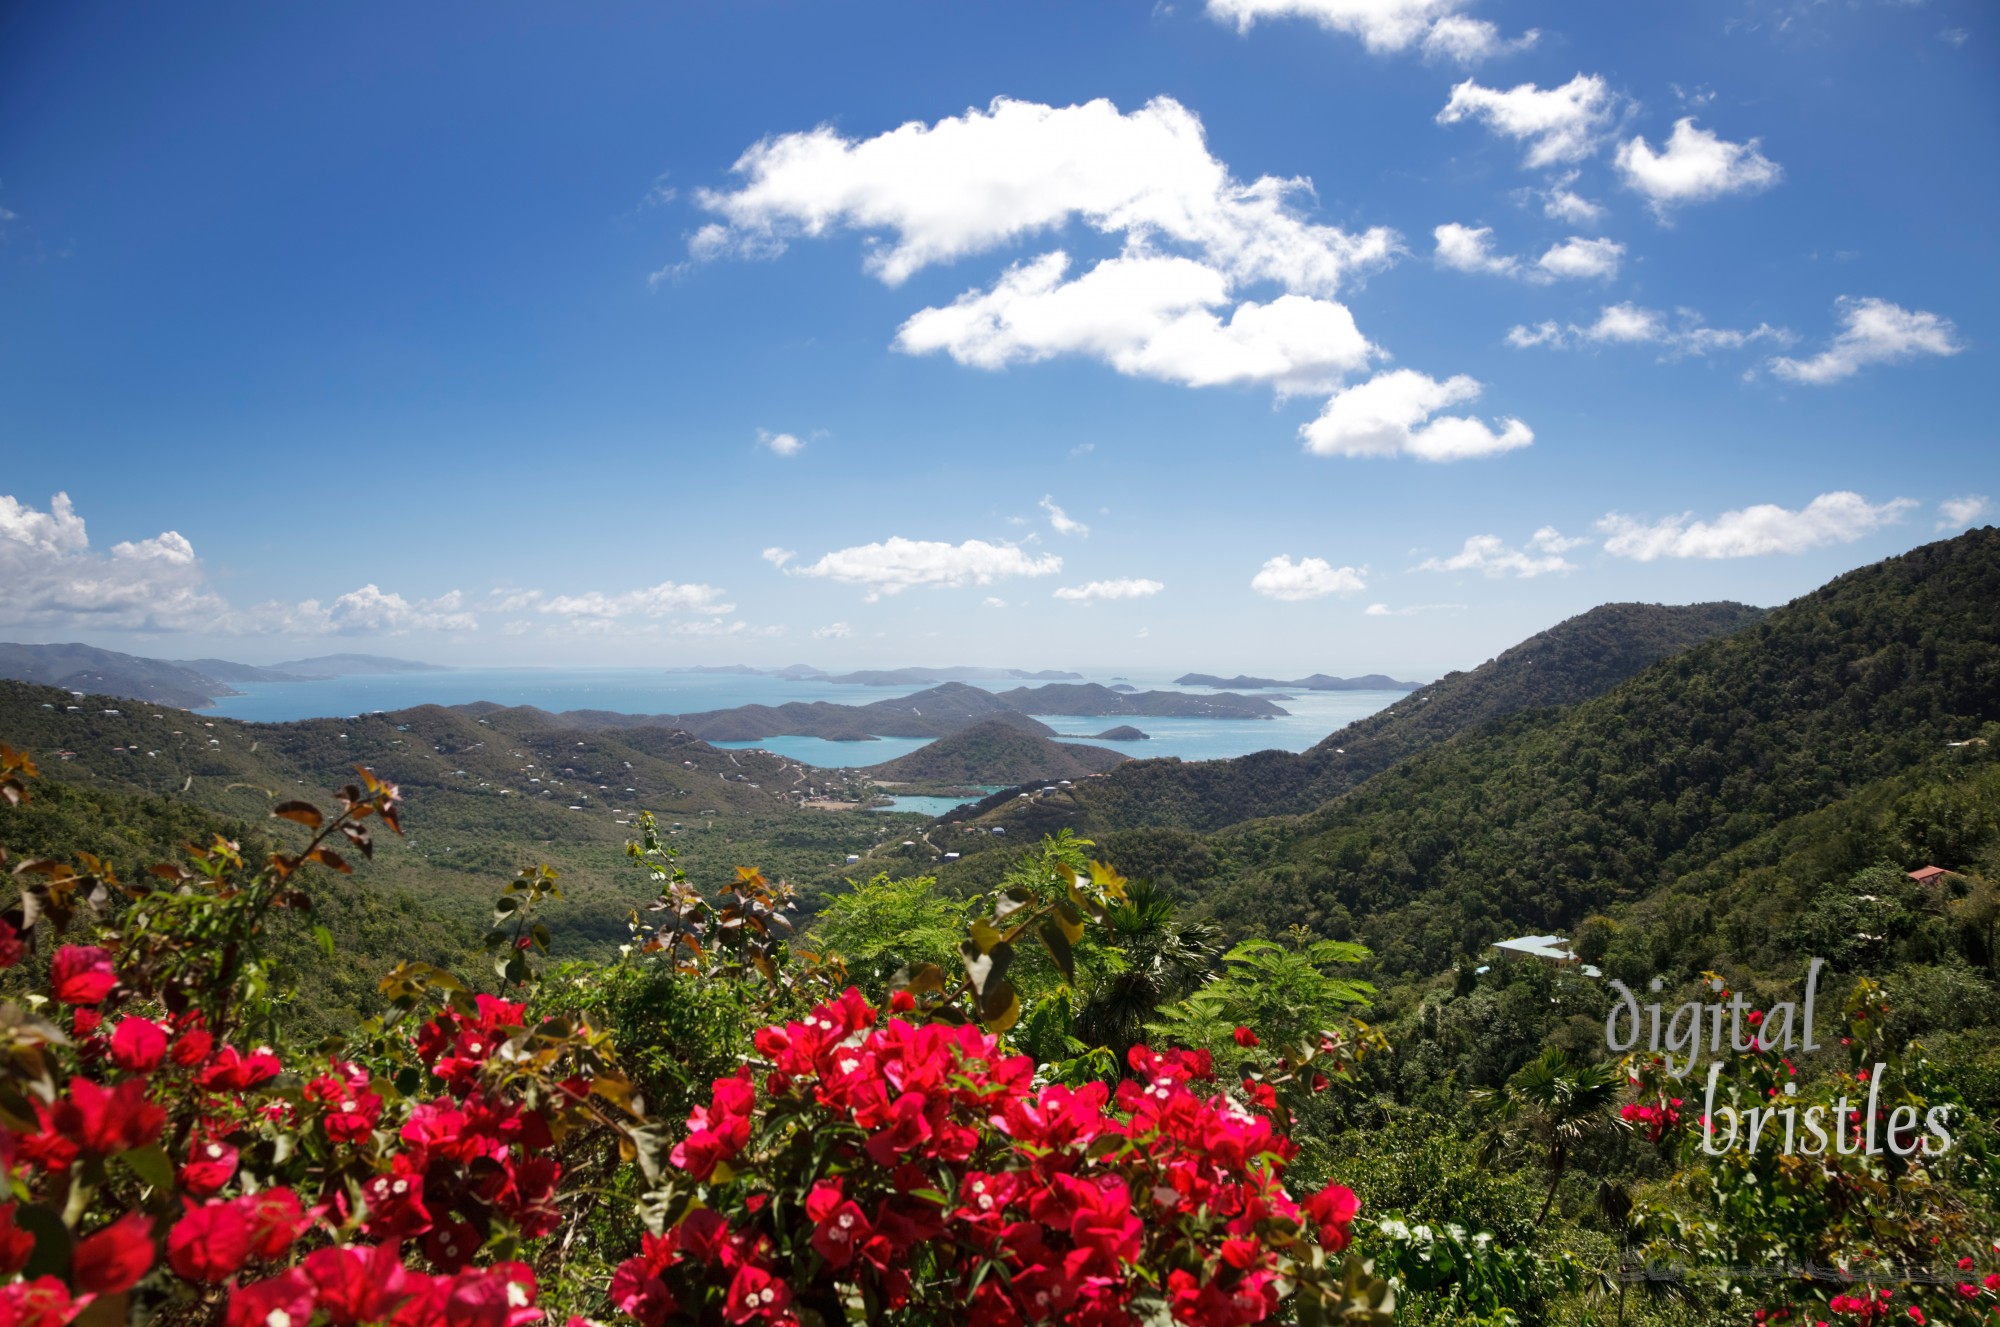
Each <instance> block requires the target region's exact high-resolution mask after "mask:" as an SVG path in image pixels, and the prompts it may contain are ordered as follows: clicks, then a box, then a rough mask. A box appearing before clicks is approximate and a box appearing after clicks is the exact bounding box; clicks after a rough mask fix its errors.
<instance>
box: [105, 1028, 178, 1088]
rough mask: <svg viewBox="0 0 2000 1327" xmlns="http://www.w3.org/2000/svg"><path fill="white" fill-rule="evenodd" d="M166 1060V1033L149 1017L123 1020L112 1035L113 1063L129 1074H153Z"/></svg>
mask: <svg viewBox="0 0 2000 1327" xmlns="http://www.w3.org/2000/svg"><path fill="white" fill-rule="evenodd" d="M166 1058H167V1030H166V1029H165V1028H163V1027H161V1026H160V1025H159V1024H158V1023H155V1022H154V1021H153V1020H152V1019H150V1018H139V1017H137V1016H133V1017H130V1018H121V1019H120V1020H118V1028H117V1030H116V1031H115V1032H113V1033H112V1034H111V1060H112V1063H114V1064H116V1065H117V1066H118V1067H119V1068H120V1069H124V1070H126V1071H127V1072H129V1073H135V1074H150V1073H152V1072H153V1070H155V1069H157V1068H159V1067H160V1063H161V1061H163V1060H165V1059H166Z"/></svg>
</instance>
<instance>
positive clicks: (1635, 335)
mask: <svg viewBox="0 0 2000 1327" xmlns="http://www.w3.org/2000/svg"><path fill="white" fill-rule="evenodd" d="M1675 313H1676V319H1677V321H1670V320H1669V319H1668V317H1667V315H1666V314H1665V313H1663V312H1661V311H1660V310H1658V309H1648V308H1643V307H1641V306H1640V305H1637V304H1632V303H1629V302H1628V303H1624V304H1607V305H1605V306H1604V308H1603V309H1601V310H1599V312H1598V315H1597V321H1596V322H1594V323H1591V324H1590V325H1589V326H1587V327H1585V326H1579V325H1578V324H1576V323H1571V324H1569V325H1568V326H1567V327H1564V326H1562V325H1560V324H1558V323H1555V322H1540V323H1536V324H1535V325H1534V326H1532V327H1530V326H1527V325H1526V324H1521V325H1517V326H1515V327H1513V328H1510V329H1509V330H1508V332H1507V344H1508V345H1510V346H1513V347H1514V348H1515V349H1517V350H1525V349H1528V348H1530V347H1533V346H1549V347H1552V348H1554V349H1564V348H1567V347H1574V346H1582V345H1655V346H1659V347H1660V348H1661V351H1662V352H1663V358H1667V359H1678V358H1680V357H1682V356H1685V355H1710V354H1714V353H1716V352H1717V351H1723V350H1741V349H1742V348H1743V347H1745V346H1747V345H1750V344H1752V343H1753V342H1757V341H1772V342H1776V343H1777V344H1779V345H1789V344H1790V343H1791V342H1792V341H1793V340H1794V339H1795V338H1794V337H1793V334H1792V333H1791V332H1789V331H1787V330H1785V329H1784V328H1782V327H1773V326H1771V324H1769V323H1759V324H1757V325H1756V326H1755V327H1750V328H1734V327H1710V326H1709V325H1708V324H1707V323H1705V322H1703V321H1702V317H1701V315H1700V314H1699V313H1697V312H1695V311H1694V310H1693V309H1679V310H1676V311H1675Z"/></svg>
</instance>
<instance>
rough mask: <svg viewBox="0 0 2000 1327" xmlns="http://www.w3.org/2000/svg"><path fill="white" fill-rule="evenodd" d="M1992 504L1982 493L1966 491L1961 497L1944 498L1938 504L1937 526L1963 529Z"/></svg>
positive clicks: (1945, 528) (1983, 513)
mask: <svg viewBox="0 0 2000 1327" xmlns="http://www.w3.org/2000/svg"><path fill="white" fill-rule="evenodd" d="M1992 505H1993V504H1992V503H1991V501H1990V500H1989V499H1988V498H1987V497H1986V495H1985V494H1983V493H1968V494H1966V495H1965V496H1964V497H1962V498H1946V499H1945V500H1944V501H1943V502H1940V503H1939V504H1938V523H1937V528H1938V529H1940V530H1963V529H1965V528H1966V527H1967V526H1969V525H1971V524H1973V523H1974V522H1975V521H1977V520H1978V519H1979V518H1980V517H1982V516H1984V515H1985V514H1986V513H1987V512H1988V511H1989V510H1991V508H1992Z"/></svg>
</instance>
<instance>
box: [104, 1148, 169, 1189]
mask: <svg viewBox="0 0 2000 1327" xmlns="http://www.w3.org/2000/svg"><path fill="white" fill-rule="evenodd" d="M118 1160H119V1161H120V1162H122V1163H123V1164H124V1165H125V1167H126V1169H128V1170H130V1171H131V1172H132V1173H133V1174H134V1175H137V1176H138V1177H139V1178H140V1179H141V1180H143V1181H144V1182H145V1183H147V1184H150V1185H152V1186H153V1187H154V1188H155V1189H158V1190H160V1191H161V1192H165V1191H167V1190H169V1189H171V1188H173V1187H174V1163H173V1162H172V1161H170V1160H169V1159H168V1158H167V1150H166V1149H165V1148H163V1147H161V1146H160V1145H159V1144H158V1143H154V1144H152V1145H151V1146H149V1147H135V1148H132V1149H131V1150H129V1151H125V1152H120V1153H119V1154H118Z"/></svg>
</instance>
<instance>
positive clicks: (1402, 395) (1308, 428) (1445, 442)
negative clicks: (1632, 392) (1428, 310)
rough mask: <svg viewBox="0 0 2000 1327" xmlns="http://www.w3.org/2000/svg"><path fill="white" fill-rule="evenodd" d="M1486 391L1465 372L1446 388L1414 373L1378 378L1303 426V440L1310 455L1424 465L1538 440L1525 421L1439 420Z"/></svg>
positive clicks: (1406, 371)
mask: <svg viewBox="0 0 2000 1327" xmlns="http://www.w3.org/2000/svg"><path fill="white" fill-rule="evenodd" d="M1481 390H1482V388H1481V386H1480V384H1479V383H1478V382H1477V381H1475V380H1474V379H1472V378H1470V377H1468V376H1466V375H1465V374H1462V373H1461V374H1459V375H1457V376H1456V377H1453V378H1447V379H1446V380H1444V381H1443V382H1439V381H1438V380H1437V379H1435V378H1431V377H1428V376H1426V375H1424V374H1422V373H1418V372H1417V371H1416V370H1414V369H1395V370H1392V371H1390V372H1388V373H1378V374H1376V375H1375V376H1374V377H1373V378H1370V379H1369V380H1368V381H1367V382H1364V383H1360V384H1357V385H1356V386H1353V387H1349V388H1347V389H1345V390H1344V391H1340V392H1336V393H1335V394H1334V395H1333V397H1332V399H1330V400H1329V401H1328V402H1327V403H1326V407H1325V409H1323V410H1322V411H1321V412H1320V414H1319V417H1318V418H1317V419H1314V420H1311V421H1310V422H1308V423H1305V424H1302V425H1300V426H1299V436H1300V437H1302V438H1304V439H1305V445H1306V450H1308V451H1310V452H1314V453H1316V454H1318V455H1321V456H1399V455H1400V456H1414V457H1416V458H1417V459H1418V460H1420V461H1462V460H1466V459H1469V458H1472V457H1479V456H1493V455H1496V454H1498V453H1500V452H1506V451H1512V450H1514V449H1515V448H1517V447H1526V446H1527V445H1528V444H1530V443H1531V442H1533V441H1534V440H1535V435H1534V431H1533V430H1532V429H1530V428H1529V427H1528V426H1527V425H1526V424H1524V423H1522V422H1521V421H1520V420H1518V419H1513V418H1505V419H1502V420H1500V421H1499V428H1498V429H1497V430H1496V429H1494V428H1493V427H1491V426H1490V425H1488V424H1486V423H1485V422H1484V421H1482V420H1478V419H1473V418H1471V417H1469V416H1464V415H1439V414H1438V412H1439V411H1440V410H1443V409H1445V408H1446V407H1448V406H1454V405H1459V404H1462V403H1464V402H1467V401H1472V400H1476V399H1477V398H1478V396H1479V394H1480V392H1481ZM1433 416H1436V417H1435V418H1433Z"/></svg>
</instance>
